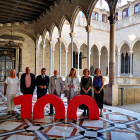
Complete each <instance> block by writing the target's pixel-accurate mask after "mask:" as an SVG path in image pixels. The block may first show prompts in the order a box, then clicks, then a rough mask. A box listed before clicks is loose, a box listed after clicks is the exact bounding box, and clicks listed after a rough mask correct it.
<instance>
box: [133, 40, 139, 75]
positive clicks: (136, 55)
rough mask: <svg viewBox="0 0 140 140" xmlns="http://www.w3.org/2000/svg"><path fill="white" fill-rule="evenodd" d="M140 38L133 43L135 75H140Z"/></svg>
mask: <svg viewBox="0 0 140 140" xmlns="http://www.w3.org/2000/svg"><path fill="white" fill-rule="evenodd" d="M139 46H140V40H139V39H136V40H135V44H134V45H133V53H132V55H133V57H132V71H133V77H140V67H139V65H140V47H139Z"/></svg>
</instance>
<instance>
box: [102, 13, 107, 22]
mask: <svg viewBox="0 0 140 140" xmlns="http://www.w3.org/2000/svg"><path fill="white" fill-rule="evenodd" d="M102 21H103V22H107V15H105V14H102Z"/></svg>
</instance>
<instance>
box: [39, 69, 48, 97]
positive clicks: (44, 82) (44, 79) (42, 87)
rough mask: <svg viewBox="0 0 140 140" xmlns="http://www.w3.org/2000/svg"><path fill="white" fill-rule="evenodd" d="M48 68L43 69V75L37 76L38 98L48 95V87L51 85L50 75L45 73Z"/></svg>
mask: <svg viewBox="0 0 140 140" xmlns="http://www.w3.org/2000/svg"><path fill="white" fill-rule="evenodd" d="M45 73H46V69H45V68H42V69H41V75H39V76H37V78H36V86H37V99H39V98H40V97H42V96H43V95H46V93H47V89H48V86H49V80H50V79H49V76H47V75H45Z"/></svg>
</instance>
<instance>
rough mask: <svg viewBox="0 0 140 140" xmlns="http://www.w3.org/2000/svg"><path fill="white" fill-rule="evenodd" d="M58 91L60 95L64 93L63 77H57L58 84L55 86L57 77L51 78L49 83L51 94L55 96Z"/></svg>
mask: <svg viewBox="0 0 140 140" xmlns="http://www.w3.org/2000/svg"><path fill="white" fill-rule="evenodd" d="M55 89H56V92H57V94H58V95H61V94H62V93H63V80H62V77H57V80H56V84H55V76H52V77H51V78H50V82H49V93H51V94H53V93H54V91H55Z"/></svg>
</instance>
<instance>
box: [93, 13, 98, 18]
mask: <svg viewBox="0 0 140 140" xmlns="http://www.w3.org/2000/svg"><path fill="white" fill-rule="evenodd" d="M92 19H93V20H98V13H97V12H93V13H92Z"/></svg>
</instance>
